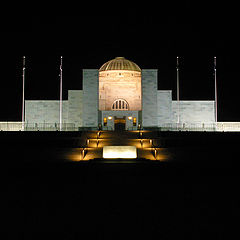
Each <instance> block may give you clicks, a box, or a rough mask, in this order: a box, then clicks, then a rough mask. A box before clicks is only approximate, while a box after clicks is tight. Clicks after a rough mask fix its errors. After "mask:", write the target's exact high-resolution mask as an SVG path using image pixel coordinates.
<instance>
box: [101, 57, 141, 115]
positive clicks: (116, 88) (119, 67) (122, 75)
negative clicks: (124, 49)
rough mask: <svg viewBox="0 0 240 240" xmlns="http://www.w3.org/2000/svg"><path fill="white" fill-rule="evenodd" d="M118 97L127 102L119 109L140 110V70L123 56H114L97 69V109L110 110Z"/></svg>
mask: <svg viewBox="0 0 240 240" xmlns="http://www.w3.org/2000/svg"><path fill="white" fill-rule="evenodd" d="M118 99H123V100H125V101H126V102H127V103H128V108H121V109H119V110H131V111H140V110H141V109H142V106H141V101H142V97H141V70H140V68H139V67H138V66H137V65H136V64H135V63H133V62H131V61H129V60H127V59H125V58H122V57H121V58H115V59H113V60H111V61H109V62H107V63H105V64H104V65H103V66H102V67H101V68H100V69H99V110H101V111H110V110H114V109H113V104H114V102H116V100H118Z"/></svg>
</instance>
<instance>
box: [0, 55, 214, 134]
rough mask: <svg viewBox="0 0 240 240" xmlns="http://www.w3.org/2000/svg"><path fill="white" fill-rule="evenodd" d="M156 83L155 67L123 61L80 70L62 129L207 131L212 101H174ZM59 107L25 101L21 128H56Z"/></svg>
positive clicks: (66, 105) (54, 103)
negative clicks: (78, 84) (78, 83)
mask: <svg viewBox="0 0 240 240" xmlns="http://www.w3.org/2000/svg"><path fill="white" fill-rule="evenodd" d="M77 81H78V80H77ZM158 81H161V79H159V76H158V70H157V69H140V67H139V66H138V65H137V64H135V63H134V62H132V61H130V60H127V59H126V58H124V57H116V58H114V59H112V60H110V61H108V62H106V63H104V64H103V65H102V66H101V67H100V68H99V69H83V76H82V86H83V89H82V90H69V91H68V100H64V101H63V103H62V107H63V108H62V123H63V127H64V129H67V130H69V131H73V129H75V130H81V129H97V128H101V129H102V130H117V129H118V130H137V129H142V128H143V129H149V128H151V129H153V128H161V130H163V129H169V126H172V127H171V128H172V129H179V128H180V127H181V128H183V129H189V127H190V128H191V127H192V126H193V124H195V125H196V124H198V126H201V128H203V129H207V128H209V127H208V126H212V124H214V123H215V111H214V106H215V102H214V101H211V100H210V101H175V100H173V99H172V90H159V89H158ZM59 106H60V105H59V100H55V101H53V100H50V101H49V100H47V101H46V100H26V101H25V130H39V129H47V130H48V131H53V130H56V129H59V127H58V126H59V122H60V121H59V119H60V114H59V109H60V108H59ZM20 126H22V125H20ZM203 126H204V127H203ZM214 127H216V125H214ZM210 128H211V129H212V127H210ZM0 129H1V125H0Z"/></svg>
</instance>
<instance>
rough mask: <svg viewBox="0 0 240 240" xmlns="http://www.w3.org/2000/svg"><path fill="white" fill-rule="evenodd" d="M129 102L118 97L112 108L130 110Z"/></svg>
mask: <svg viewBox="0 0 240 240" xmlns="http://www.w3.org/2000/svg"><path fill="white" fill-rule="evenodd" d="M128 109H129V105H128V102H127V101H126V100H124V99H117V100H115V101H114V102H113V105H112V110H128Z"/></svg>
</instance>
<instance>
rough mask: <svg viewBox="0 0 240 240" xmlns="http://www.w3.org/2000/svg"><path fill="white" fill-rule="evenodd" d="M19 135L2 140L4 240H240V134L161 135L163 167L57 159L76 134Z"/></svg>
mask: <svg viewBox="0 0 240 240" xmlns="http://www.w3.org/2000/svg"><path fill="white" fill-rule="evenodd" d="M22 134H24V135H21V133H1V134H0V143H1V152H2V156H1V164H2V168H1V176H2V179H1V180H2V181H1V182H2V187H1V192H2V194H1V195H2V196H1V201H2V203H1V216H2V219H3V223H2V225H1V227H2V232H5V233H6V234H7V236H8V237H7V238H5V239H46V238H48V239H49V238H51V239H90V238H91V239H92V238H93V239H126V238H127V239H129V238H131V239H138V238H140V237H141V238H144V239H233V237H234V239H237V238H238V237H239V234H238V227H239V224H238V222H239V220H238V218H239V217H240V202H239V200H240V198H239V194H238V193H239V163H238V162H239V156H238V153H239V142H240V141H239V140H240V134H236V133H235V134H233V133H188V134H186V133H164V134H163V136H162V137H163V138H165V139H168V141H165V145H164V147H165V148H167V149H169V151H170V152H172V153H173V156H174V158H173V159H172V160H171V161H166V162H157V161H147V160H143V159H142V160H139V159H138V160H131V161H122V160H115V161H103V160H100V159H96V160H91V161H86V162H66V161H60V160H59V158H58V154H56V152H57V150H56V149H59V147H65V148H71V147H74V146H75V147H76V145H77V143H78V139H77V138H78V137H81V136H79V135H78V133H50V134H49V135H48V136H47V135H46V133H22ZM44 134H45V135H44ZM204 134H205V135H204ZM53 139H55V140H56V141H55V144H54V143H53ZM36 143H37V144H36ZM42 152H44V153H45V152H48V153H49V154H48V155H46V154H45V157H44V158H43V154H41V153H42ZM29 153H31V155H30V154H29ZM30 156H31V157H30ZM54 156H56V157H54Z"/></svg>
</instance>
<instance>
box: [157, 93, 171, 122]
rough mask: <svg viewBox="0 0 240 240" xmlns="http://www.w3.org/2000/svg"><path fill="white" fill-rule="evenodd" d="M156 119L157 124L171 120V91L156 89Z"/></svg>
mask: <svg viewBox="0 0 240 240" xmlns="http://www.w3.org/2000/svg"><path fill="white" fill-rule="evenodd" d="M157 120H158V126H161V125H162V124H163V123H171V122H172V91H171V90H158V91H157Z"/></svg>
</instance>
